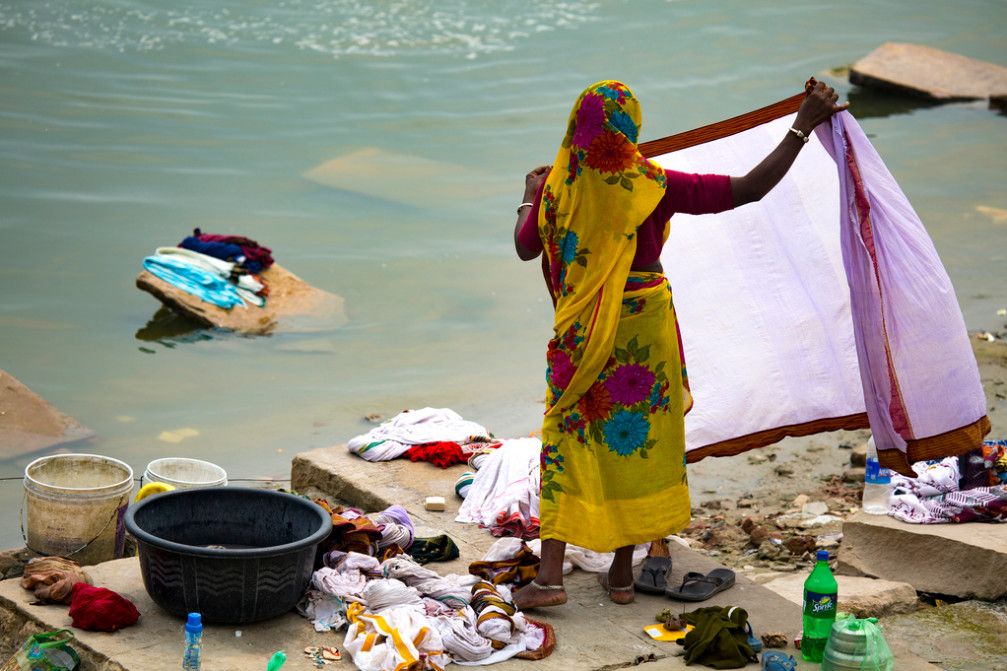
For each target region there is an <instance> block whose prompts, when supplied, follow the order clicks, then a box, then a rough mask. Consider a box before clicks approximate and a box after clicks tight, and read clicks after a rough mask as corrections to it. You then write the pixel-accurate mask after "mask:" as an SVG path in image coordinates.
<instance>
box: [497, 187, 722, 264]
mask: <svg viewBox="0 0 1007 671" xmlns="http://www.w3.org/2000/svg"><path fill="white" fill-rule="evenodd" d="M664 174H665V176H666V177H667V178H668V189H667V190H666V191H665V192H664V198H662V199H661V202H660V203H658V204H657V207H655V208H654V211H653V212H652V213H651V214H650V216H649V217H647V218H646V219H644V220H643V223H642V224H640V227H639V228H638V229H637V231H636V234H637V239H636V240H637V241H636V255H635V256H634V257H633V265H632V269H633V270H639V269H640V268H643V267H645V266H648V265H650V264H652V263H654V262H655V261H657V260H658V259H660V257H661V249H662V248H663V247H664V226H665V224H666V223H668V220H669V219H670V218H671V215H673V214H675V213H676V212H681V213H683V214H713V213H716V212H724V211H725V210H730V209H733V208H734V195H733V193H732V192H731V178H730V177H728V176H727V175H695V174H691V173H685V172H677V171H675V170H665V171H664ZM542 185H543V187H544V186H545V180H543V181H542ZM541 201H542V190H541V189H539V192H538V195H536V196H535V203H534V204H533V205H532V208H531V211H530V212H528V218H527V219H526V220H525V222H524V225H523V226H521V230H519V231H518V234H517V240H518V242H519V243H521V246H522V247H524V248H525V249H528V250H529V251H532V252H541V251H542V241H541V240H540V239H539V237H538V210H539V203H540V202H541Z"/></svg>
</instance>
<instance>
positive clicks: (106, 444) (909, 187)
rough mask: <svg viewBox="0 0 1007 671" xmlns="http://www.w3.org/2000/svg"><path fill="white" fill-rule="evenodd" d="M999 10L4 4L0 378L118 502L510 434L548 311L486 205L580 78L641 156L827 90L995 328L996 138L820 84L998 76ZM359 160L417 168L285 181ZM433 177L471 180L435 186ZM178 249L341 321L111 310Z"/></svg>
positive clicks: (10, 466) (963, 110)
mask: <svg viewBox="0 0 1007 671" xmlns="http://www.w3.org/2000/svg"><path fill="white" fill-rule="evenodd" d="M1005 8H1007V5H1005V4H1004V3H1003V2H1002V1H999V0H995V1H978V0H965V1H962V2H956V3H953V4H949V3H947V2H939V1H937V0H920V1H918V2H913V3H906V2H896V1H893V0H889V1H887V2H883V1H882V2H843V3H835V2H826V1H824V0H817V1H805V0H797V1H796V2H786V3H784V2H743V1H741V0H730V1H724V2H716V3H711V2H702V1H699V0H680V1H670V2H659V1H656V0H633V1H629V0H624V1H615V0H612V1H606V2H594V3H577V2H550V1H541V2H534V3H533V2H526V1H523V0H495V1H494V2H477V1H475V0H470V1H466V0H396V1H392V0H388V1H382V2H352V1H349V0H278V1H274V2H260V1H255V2H249V1H248V0H220V1H219V2H214V3H205V2H199V1H196V0H187V1H173V2H140V1H138V0H96V1H95V2H89V3H78V2H72V1H69V0H68V1H65V2H56V1H52V0H25V1H24V2H12V1H10V0H2V1H0V289H2V291H0V368H4V369H6V370H8V371H10V372H11V373H12V374H13V375H15V376H16V377H18V378H19V379H21V380H22V381H24V382H25V383H26V384H28V385H29V386H30V387H32V388H33V389H34V390H35V391H36V392H38V393H39V394H41V395H42V396H43V397H45V398H46V399H47V400H49V401H50V402H52V403H53V404H54V405H55V406H57V407H58V408H60V409H61V410H62V411H64V412H66V413H68V414H70V415H72V416H74V417H76V418H78V419H79V420H80V421H81V422H83V423H84V424H86V425H88V426H89V427H91V428H92V429H94V430H95V432H96V434H97V437H96V438H95V440H94V441H93V442H92V443H91V444H90V445H87V446H86V449H88V450H89V451H95V452H100V453H103V454H108V455H111V456H115V457H117V458H121V459H124V460H125V461H127V462H129V463H130V464H131V465H132V466H133V468H134V469H135V470H136V472H137V474H138V475H139V473H141V472H142V471H143V469H144V467H145V465H146V464H147V462H149V461H150V460H152V459H154V458H157V457H161V456H193V457H199V458H204V459H208V460H210V461H213V462H216V463H219V464H221V465H222V466H224V468H226V469H227V471H228V473H229V474H230V475H231V476H232V477H233V478H243V477H249V478H251V477H268V476H274V475H276V476H281V477H282V476H285V475H286V474H287V473H288V470H289V460H290V457H291V456H292V455H293V454H294V453H296V452H298V451H302V450H305V449H309V448H313V447H319V446H324V445H331V444H335V443H338V442H341V441H344V440H345V439H347V438H348V437H350V436H352V435H354V434H356V433H359V432H361V431H364V430H366V429H367V428H368V426H369V425H368V424H366V423H365V422H364V421H363V420H362V417H363V416H364V415H365V414H368V413H379V414H381V415H384V416H390V415H392V414H394V413H395V412H398V411H399V410H401V409H403V408H407V407H415V406H422V405H434V406H448V407H452V408H454V409H456V410H458V411H459V412H461V413H462V414H463V415H465V416H466V417H468V418H471V419H475V420H477V421H480V422H481V423H483V424H485V425H487V426H488V427H489V428H490V429H491V430H493V431H494V432H495V433H497V434H498V435H519V434H525V433H527V432H528V431H530V430H532V429H534V428H535V427H536V425H537V423H538V417H539V412H540V409H539V408H540V406H539V405H538V404H539V402H540V401H541V398H542V395H543V386H542V382H543V380H542V368H543V366H542V362H543V348H544V343H545V341H546V339H547V338H548V334H549V327H550V308H549V304H548V302H547V300H546V299H545V295H544V292H543V289H542V287H541V286H540V282H541V280H540V276H539V274H538V272H537V269H536V268H535V267H534V266H533V265H526V266H525V265H522V264H520V263H519V262H518V261H517V260H516V259H515V258H514V255H513V250H512V246H511V244H512V243H511V231H512V228H511V227H512V225H513V219H514V214H513V213H514V208H515V206H516V205H517V203H518V202H519V199H520V196H521V195H522V188H523V184H522V178H523V174H524V172H525V171H526V170H527V169H529V168H531V167H533V166H535V165H538V164H541V163H547V162H549V161H551V159H552V157H553V155H554V153H555V149H556V146H557V143H558V142H559V139H560V138H561V135H562V132H563V130H564V128H565V123H566V116H567V113H568V111H569V107H570V104H571V103H572V101H573V99H574V98H575V97H576V95H577V94H578V93H579V92H580V90H581V89H582V88H583V87H584V86H585V85H587V84H589V83H590V82H592V81H595V80H597V79H603V78H619V79H622V80H624V81H626V82H628V83H630V85H632V86H633V87H634V88H635V89H636V91H637V93H638V95H639V97H640V98H641V100H642V104H643V110H644V119H645V122H644V128H643V133H642V136H641V137H642V139H649V138H654V137H660V136H663V135H668V134H671V133H674V132H678V131H681V130H686V129H689V128H692V127H695V126H697V125H701V124H704V123H709V122H712V121H716V120H719V119H722V118H725V117H728V116H733V115H735V114H739V113H742V112H745V111H748V110H749V109H752V108H754V107H758V106H761V105H763V104H768V103H770V102H773V101H775V100H778V99H780V98H783V97H786V96H789V95H791V94H793V93H795V92H796V91H797V90H799V88H800V86H801V84H802V83H803V81H804V80H805V79H806V78H807V77H808V76H809V75H815V76H817V77H819V78H823V79H825V80H826V81H828V82H830V83H832V84H834V85H836V87H837V88H838V89H839V90H840V92H841V93H842V94H843V96H844V98H845V97H846V95H847V94H848V93H849V94H850V95H851V97H852V100H853V103H854V105H853V108H852V109H851V111H852V112H854V113H855V114H856V115H857V116H858V117H859V118H860V121H861V123H862V125H863V126H864V127H865V128H866V130H867V132H868V133H869V134H870V135H871V137H872V139H873V141H874V142H875V144H876V146H877V147H878V149H879V151H880V153H881V155H882V156H883V157H884V158H885V160H886V162H887V163H888V166H889V168H890V169H891V170H892V172H893V173H894V174H895V176H896V178H897V179H898V180H899V182H900V184H901V186H902V187H903V189H904V190H905V191H906V192H907V194H908V196H909V198H910V200H912V201H913V203H914V205H915V206H916V208H917V209H918V210H919V212H920V213H921V215H922V217H923V219H924V221H925V222H926V224H927V227H928V229H929V230H930V232H931V235H932V236H933V238H934V241H935V243H936V245H937V248H938V250H939V251H940V253H941V255H942V258H943V260H944V262H945V264H946V265H947V268H948V271H949V273H950V275H951V278H952V280H953V281H954V283H955V286H956V289H957V291H958V296H959V300H960V302H961V305H962V309H963V311H964V313H965V316H966V321H967V323H968V325H969V327H970V328H996V327H998V326H1001V325H1002V322H1003V321H1004V320H1003V318H1000V317H998V316H997V314H996V312H997V310H998V309H999V308H1001V307H1004V306H1007V292H1005V289H1004V287H1005V286H1007V282H1005V280H1007V263H1005V259H1007V211H1005V210H1007V194H1005V191H1004V189H1003V178H1004V175H1005V168H1007V152H1005V151H1004V148H1005V147H1007V119H1004V118H1003V117H1002V116H999V115H997V114H996V113H994V112H991V111H989V110H988V109H986V105H985V104H984V103H968V104H955V105H945V106H940V107H926V106H920V105H919V104H917V103H915V102H913V101H907V100H903V99H892V98H888V97H883V96H877V95H870V94H868V93H865V92H860V91H853V92H852V93H851V92H850V87H849V85H848V84H847V83H846V81H845V74H844V73H842V72H841V71H834V70H832V69H833V68H841V67H842V66H845V65H848V64H850V63H852V62H853V61H855V60H856V59H857V58H859V57H861V56H862V55H864V54H866V53H868V52H869V51H871V50H872V49H873V48H874V47H876V46H877V45H878V44H880V43H882V42H884V41H886V40H896V41H907V42H920V43H924V44H928V45H931V46H934V47H938V48H941V49H946V50H950V51H955V52H959V53H962V54H965V55H968V56H972V57H976V58H982V59H987V60H991V61H994V62H998V63H1007V41H1005V40H1004V39H1003V26H1004V25H1007V23H1005V19H1007V9H1005ZM357 151H364V152H365V153H366V154H367V155H369V156H377V157H379V158H380V157H384V158H387V159H388V160H389V161H390V162H391V163H393V164H396V165H398V166H400V167H401V166H402V165H406V166H408V164H409V161H410V160H413V159H414V160H415V161H416V163H417V165H421V166H423V169H422V170H420V171H418V172H417V171H414V174H412V175H405V176H404V173H403V172H402V171H401V170H391V171H389V172H387V173H370V172H366V171H362V172H360V173H359V174H355V173H354V171H352V170H350V171H348V172H343V173H341V174H339V175H338V179H337V181H336V182H335V184H336V185H335V186H331V185H330V186H326V185H323V184H319V183H317V182H315V181H311V180H309V179H306V178H305V177H304V173H305V172H306V171H308V170H311V169H312V168H314V167H316V166H318V165H320V164H323V163H325V162H326V161H329V160H331V159H334V158H338V157H341V156H345V155H348V154H351V153H353V152H357ZM396 156H405V157H410V158H407V159H405V162H404V163H403V161H402V159H399V160H398V163H396V160H395V157H396ZM757 158H758V157H753V163H754V162H755V160H757ZM458 174H463V175H470V176H471V182H470V183H469V182H468V181H465V182H462V184H461V185H460V186H459V187H458V188H455V187H454V183H452V182H451V179H452V176H454V175H458ZM340 187H341V188H340ZM196 226H199V227H201V228H203V229H204V230H206V231H210V232H229V233H240V234H244V235H247V236H249V237H252V238H255V239H258V240H260V241H261V242H263V243H264V244H266V245H268V246H270V247H272V248H273V250H274V254H275V256H276V258H277V260H278V261H279V262H280V263H281V264H283V265H284V266H286V267H287V268H289V269H291V270H293V271H294V272H295V273H297V274H298V275H300V276H301V277H303V278H304V279H306V280H308V281H309V282H311V283H312V284H314V285H316V286H318V287H321V288H323V289H326V290H328V291H331V292H334V293H337V294H339V295H341V296H343V297H344V298H345V299H346V310H347V316H348V318H349V321H348V323H347V324H346V325H345V326H342V327H339V328H331V329H321V330H313V331H299V332H294V333H280V334H276V335H273V336H270V337H257V338H248V337H238V336H234V335H227V334H221V333H214V332H206V331H197V330H193V329H191V328H190V327H189V326H187V325H186V324H184V323H182V322H180V321H179V320H177V319H173V318H170V317H168V318H165V316H164V315H159V316H158V317H157V318H156V319H155V318H154V315H155V313H156V311H157V307H158V304H157V302H156V301H155V300H154V299H152V298H151V297H150V296H149V295H147V294H145V293H142V292H140V291H138V290H137V289H136V288H135V287H134V286H133V280H134V277H135V275H136V273H137V272H138V271H139V269H140V262H141V260H142V258H143V257H144V256H145V255H147V254H149V253H151V252H152V251H153V248H154V247H156V246H158V245H164V244H175V243H177V242H178V241H179V240H180V239H181V238H182V237H183V236H184V235H186V234H187V232H188V231H189V230H190V229H192V228H193V227H196ZM739 332H740V331H739ZM181 429H188V430H183V431H179V430H181ZM162 432H168V433H167V434H165V435H162ZM172 432H175V433H172ZM165 438H167V439H168V440H165ZM179 439H180V442H168V441H170V440H179ZM2 459H3V450H2V447H0V477H11V478H17V477H18V476H20V474H21V473H22V472H23V469H24V466H25V464H26V463H27V462H28V461H29V459H28V458H15V459H7V460H5V461H4V460H2ZM21 495H22V489H21V484H20V482H19V481H18V480H17V479H14V480H6V481H2V482H0V547H7V546H13V545H15V544H16V543H17V541H18V540H19V539H18V532H17V512H18V509H19V503H20V500H21Z"/></svg>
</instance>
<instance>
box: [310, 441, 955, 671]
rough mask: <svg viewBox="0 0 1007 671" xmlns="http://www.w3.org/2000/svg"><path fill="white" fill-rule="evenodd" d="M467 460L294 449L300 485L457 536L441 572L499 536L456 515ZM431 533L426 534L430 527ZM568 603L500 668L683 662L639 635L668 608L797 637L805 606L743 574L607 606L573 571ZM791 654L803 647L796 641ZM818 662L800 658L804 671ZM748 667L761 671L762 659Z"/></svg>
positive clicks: (687, 560)
mask: <svg viewBox="0 0 1007 671" xmlns="http://www.w3.org/2000/svg"><path fill="white" fill-rule="evenodd" d="M465 470H466V467H465V466H455V467H453V468H449V469H443V470H442V469H439V468H436V467H434V466H432V465H430V464H426V463H412V462H410V461H408V460H404V459H398V460H394V461H389V462H383V463H370V462H367V461H365V460H363V459H360V458H359V457H356V456H354V455H352V454H350V453H349V452H347V450H346V447H345V446H343V445H338V446H335V447H331V448H321V449H317V450H312V451H310V452H304V453H301V454H298V455H297V456H296V457H295V458H294V461H293V464H292V467H291V487H292V488H293V489H294V490H296V491H307V492H311V491H318V492H324V493H326V494H327V495H328V496H330V497H334V498H338V499H340V500H342V501H345V502H347V503H349V504H351V505H357V506H360V507H362V508H365V509H367V510H376V509H381V508H383V507H386V506H388V505H391V504H394V503H397V504H399V505H402V506H405V508H406V509H407V510H408V511H409V514H410V515H411V516H413V518H414V519H415V520H416V522H417V525H418V526H419V527H420V533H424V532H445V533H448V534H449V535H450V536H451V537H452V538H453V539H454V540H455V541H456V542H457V543H458V546H459V548H460V550H461V555H462V556H461V558H460V559H459V560H456V561H455V562H451V563H449V564H436V565H432V566H435V567H436V569H437V570H438V571H439V572H441V573H446V572H451V571H454V572H460V573H463V572H466V570H467V566H468V563H469V562H471V561H475V560H478V559H481V558H482V556H483V554H484V553H485V551H486V550H487V549H488V548H489V546H490V545H492V543H493V541H494V540H495V539H494V538H493V537H492V536H490V534H489V533H488V532H487V531H485V530H483V529H479V528H478V527H477V526H476V525H469V524H459V523H456V522H454V521H453V520H454V518H455V516H456V515H457V513H458V507H459V505H460V503H461V500H460V499H459V498H458V497H456V496H455V495H454V483H455V481H456V480H457V479H458V476H459V475H461V473H463V472H464V471H465ZM427 496H443V497H445V499H446V500H447V503H448V509H447V510H446V511H445V512H443V513H433V512H428V511H426V510H424V509H423V501H424V500H425V499H426V497H427ZM424 530H426V531H424ZM672 554H673V564H674V568H673V569H672V575H671V577H670V580H669V582H671V583H673V584H677V583H678V582H680V581H681V576H682V575H684V574H685V573H686V572H688V571H702V572H704V573H706V572H708V571H710V570H712V569H713V568H716V567H717V566H719V565H718V564H717V563H716V562H714V561H713V560H712V559H710V558H708V557H705V556H703V555H700V554H698V553H696V552H693V551H691V550H689V549H687V548H685V547H682V546H680V545H679V544H677V543H672ZM567 586H568V591H569V594H570V600H569V602H568V603H567V604H566V605H565V606H562V607H559V608H555V609H550V610H543V611H541V612H536V613H531V615H532V616H533V617H536V618H541V619H542V620H544V621H547V622H549V623H550V624H552V625H553V627H555V629H556V637H557V641H558V645H557V648H556V652H555V653H553V655H552V656H551V657H549V658H547V659H544V660H541V661H538V662H535V663H534V665H532V666H529V665H528V663H527V662H517V661H515V662H509V663H508V662H505V663H504V664H501V665H498V666H494V667H493V668H499V669H501V671H508V670H510V669H512V668H513V669H526V671H527V669H531V668H534V669H536V670H541V671H553V670H555V671H566V670H570V669H577V670H581V669H583V670H585V671H588V670H596V669H618V668H625V667H628V666H632V665H634V664H636V663H639V662H640V661H649V663H648V664H647V665H646V666H645V667H643V668H646V669H655V670H657V669H671V668H675V669H677V668H685V664H684V662H683V661H682V658H681V657H675V656H673V651H674V648H672V647H670V646H672V645H673V644H668V643H658V642H655V641H652V640H651V639H650V638H649V637H647V636H646V634H644V633H643V631H642V628H643V626H644V625H646V624H649V623H651V622H653V621H654V619H653V618H654V616H655V615H656V614H657V612H658V611H660V610H661V609H663V608H671V609H672V610H673V611H674V612H685V611H687V610H692V609H694V608H697V607H699V606H709V605H735V606H741V607H742V608H745V609H746V610H747V611H748V613H749V616H750V619H751V621H752V624H753V627H754V628H755V630H756V632H757V633H764V632H769V631H778V632H785V633H787V634H788V636H789V637H790V638H791V639H792V638H793V635H794V634H796V633H797V632H798V631H800V628H801V608H800V605H799V604H794V603H792V602H790V601H788V600H787V599H785V598H784V597H781V596H780V595H778V594H776V593H775V592H772V591H771V590H767V589H766V588H764V587H762V586H761V585H757V584H755V583H753V582H751V581H749V580H748V579H746V578H744V577H742V576H738V579H737V584H736V585H735V587H733V588H732V589H730V590H728V591H726V592H722V593H721V594H718V595H716V596H715V597H714V598H712V599H710V600H708V601H705V602H703V603H702V604H685V603H681V602H675V601H671V600H668V599H666V598H663V597H657V596H650V595H643V594H640V595H638V596H637V600H636V602H635V603H633V604H631V605H629V606H615V605H613V604H611V603H609V602H608V601H607V600H606V599H605V598H604V595H603V594H602V592H601V590H600V588H599V587H598V585H597V583H596V580H595V577H594V576H593V575H590V574H585V573H584V572H581V571H574V573H572V574H571V575H570V576H569V577H568V578H567ZM789 651H790V652H791V653H794V654H797V656H798V657H799V656H800V655H799V653H797V651H796V650H794V649H793V648H790V649H789ZM895 652H896V655H897V657H898V659H899V666H898V668H899V669H900V670H901V669H905V670H906V671H916V670H917V669H919V670H923V669H934V668H936V667H933V666H931V665H930V664H927V663H926V662H924V661H923V660H921V659H920V658H918V657H916V656H914V655H912V654H911V653H909V652H908V651H907V650H905V649H904V648H901V647H898V646H896V651H895ZM818 666H819V665H817V664H810V663H807V662H802V663H801V665H800V666H799V668H801V669H817V668H818ZM750 668H753V669H754V668H758V665H757V664H752V665H750Z"/></svg>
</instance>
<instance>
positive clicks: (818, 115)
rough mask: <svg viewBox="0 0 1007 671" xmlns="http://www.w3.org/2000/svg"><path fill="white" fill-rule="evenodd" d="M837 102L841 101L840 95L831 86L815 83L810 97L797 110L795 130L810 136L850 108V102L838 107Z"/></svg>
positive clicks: (810, 90) (811, 88)
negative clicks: (836, 114) (821, 124)
mask: <svg viewBox="0 0 1007 671" xmlns="http://www.w3.org/2000/svg"><path fill="white" fill-rule="evenodd" d="M812 81H814V80H812ZM809 83H810V82H809ZM837 100H839V94H837V93H836V91H835V89H833V88H832V87H831V86H826V85H825V83H824V82H815V83H814V84H813V85H812V86H811V87H810V88H809V90H808V96H807V97H806V98H805V99H804V102H803V103H801V108H800V109H799V110H797V119H795V121H794V128H796V129H797V130H799V131H802V132H803V133H804V134H805V135H810V134H811V131H813V130H814V129H815V126H817V125H818V124H820V123H822V122H823V121H825V120H826V119H828V118H829V117H831V116H832V115H833V114H835V113H836V112H842V111H843V110H844V109H846V108H847V107H849V106H850V103H848V102H846V103H843V104H842V105H837V104H836V101H837Z"/></svg>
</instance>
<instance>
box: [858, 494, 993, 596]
mask: <svg viewBox="0 0 1007 671" xmlns="http://www.w3.org/2000/svg"><path fill="white" fill-rule="evenodd" d="M839 572H840V573H843V574H846V575H862V576H869V577H873V578H884V579H886V580H895V581H902V582H907V583H909V584H911V585H912V586H913V587H914V588H915V589H916V590H917V591H921V592H931V593H934V594H946V595H951V596H956V597H959V598H963V599H985V600H988V601H996V600H998V599H1003V598H1005V597H1007V524H982V523H975V522H973V523H968V524H906V523H905V522H900V521H899V520H896V519H895V518H892V517H888V516H887V515H868V514H867V513H864V512H860V513H857V514H856V515H854V516H853V517H851V518H850V519H847V520H846V521H845V522H844V523H843V544H842V547H841V548H840V550H839Z"/></svg>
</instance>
